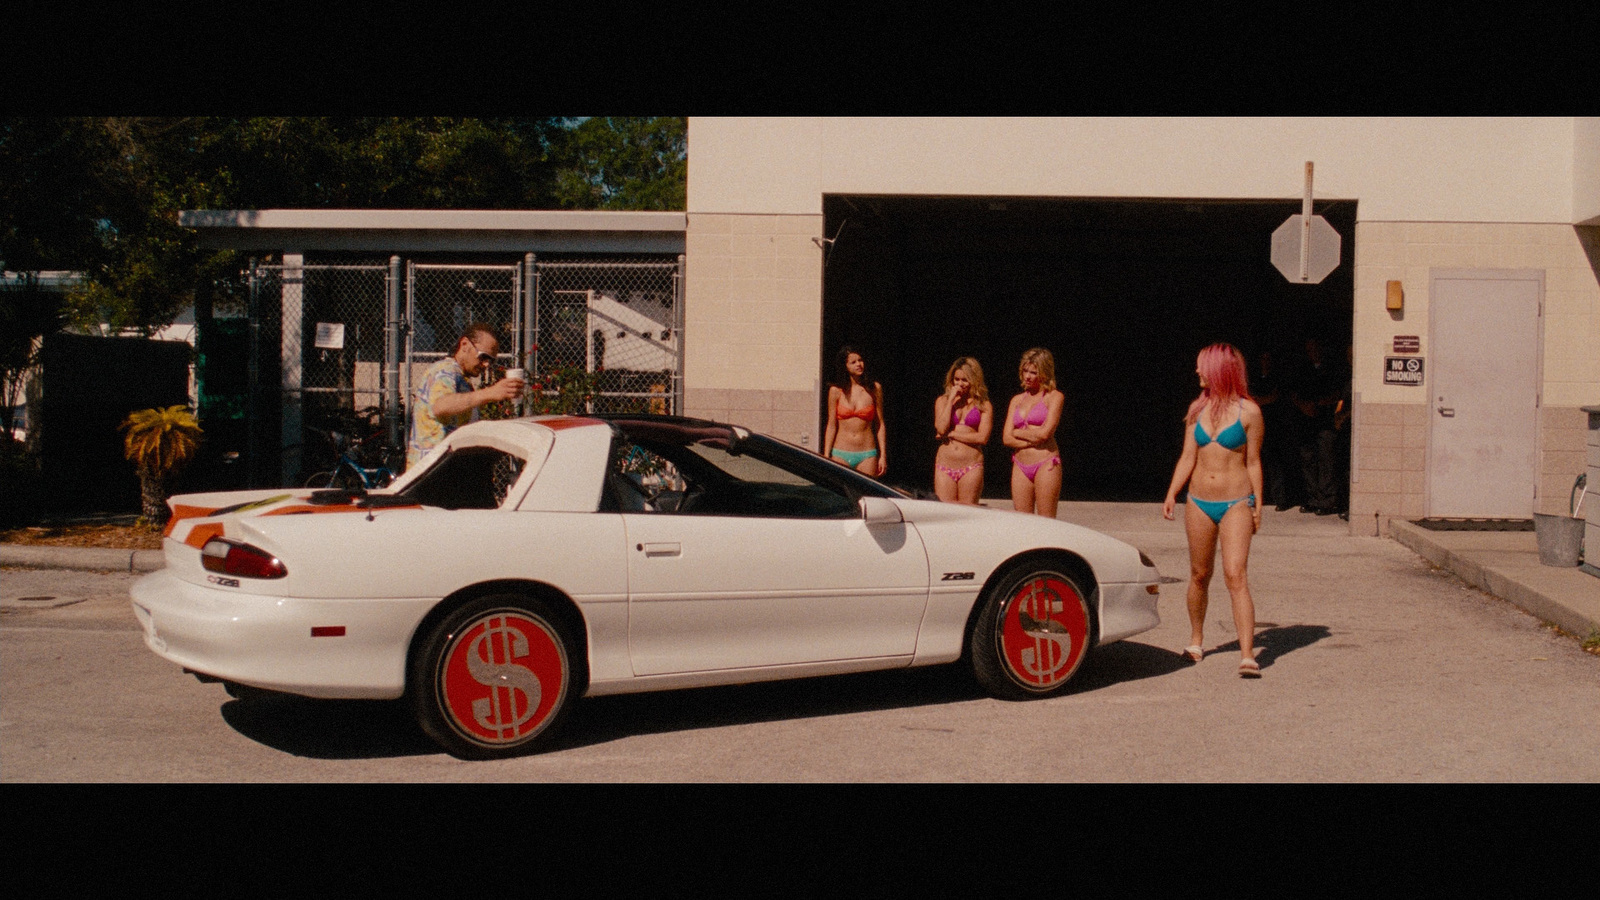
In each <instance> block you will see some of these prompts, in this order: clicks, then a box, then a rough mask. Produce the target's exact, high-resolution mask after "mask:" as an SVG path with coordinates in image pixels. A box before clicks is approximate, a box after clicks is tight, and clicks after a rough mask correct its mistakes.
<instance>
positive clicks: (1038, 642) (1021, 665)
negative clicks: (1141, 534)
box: [971, 561, 1096, 700]
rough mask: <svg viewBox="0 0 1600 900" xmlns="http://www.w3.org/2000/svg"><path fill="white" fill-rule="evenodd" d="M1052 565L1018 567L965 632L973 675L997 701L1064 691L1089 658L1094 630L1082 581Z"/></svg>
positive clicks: (1090, 604)
mask: <svg viewBox="0 0 1600 900" xmlns="http://www.w3.org/2000/svg"><path fill="white" fill-rule="evenodd" d="M1073 568H1074V567H1072V566H1068V565H1063V564H1060V563H1057V562H1055V561H1043V562H1033V563H1027V564H1024V565H1021V566H1017V567H1015V568H1013V569H1011V570H1010V571H1008V572H1006V573H1005V574H1003V575H1002V576H1001V577H1000V578H999V579H997V580H996V581H995V582H994V584H993V586H992V587H990V589H989V591H988V592H987V593H986V594H985V595H984V599H983V602H982V606H981V608H980V610H979V612H978V618H977V621H976V622H975V623H974V625H973V629H972V645H971V657H972V670H973V674H974V675H976V676H977V679H978V683H979V684H980V685H982V686H983V688H984V689H985V690H987V691H988V692H989V693H990V694H992V695H994V696H996V697H999V698H1001V699H1004V700H1031V699H1035V698H1039V697H1049V696H1051V695H1053V694H1056V693H1059V692H1060V691H1061V690H1063V689H1064V688H1065V687H1066V686H1067V683H1068V682H1069V681H1071V680H1072V676H1073V675H1075V674H1076V673H1077V671H1078V669H1079V668H1080V667H1082V665H1083V661H1084V660H1085V659H1086V658H1087V657H1088V655H1089V650H1090V648H1091V647H1092V646H1093V644H1094V640H1095V633H1096V626H1095V618H1094V604H1093V602H1092V600H1091V592H1090V591H1089V590H1088V589H1087V588H1086V585H1088V584H1090V583H1091V582H1090V581H1089V579H1088V578H1086V577H1083V576H1082V575H1075V574H1072V571H1071V570H1072V569H1073Z"/></svg>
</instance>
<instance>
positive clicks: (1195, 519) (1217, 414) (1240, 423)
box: [1161, 344, 1266, 678]
mask: <svg viewBox="0 0 1600 900" xmlns="http://www.w3.org/2000/svg"><path fill="white" fill-rule="evenodd" d="M1195 374H1196V375H1198V376H1199V377H1200V396H1199V398H1197V399H1196V400H1195V401H1194V403H1193V404H1191V405H1190V406H1189V413H1188V415H1187V416H1185V417H1184V420H1183V428H1184V430H1183V455H1182V456H1181V457H1179V459H1178V467H1177V469H1176V470H1175V471H1173V473H1172V484H1171V485H1169V486H1168V487H1167V499H1166V502H1164V503H1163V504H1162V506H1161V515H1163V516H1164V517H1166V518H1168V519H1171V518H1172V513H1173V510H1174V508H1175V507H1176V505H1177V497H1178V492H1179V491H1180V490H1183V488H1184V485H1188V487H1189V503H1188V507H1189V509H1188V511H1187V512H1186V513H1184V519H1183V520H1184V527H1185V528H1186V529H1187V531H1188V533H1189V641H1190V643H1189V646H1188V647H1185V648H1184V650H1183V655H1184V656H1186V657H1188V658H1189V659H1190V660H1192V661H1194V662H1199V661H1200V660H1201V658H1202V657H1203V656H1204V655H1205V651H1204V649H1202V648H1203V647H1204V644H1202V643H1201V642H1202V640H1203V638H1204V635H1203V633H1202V632H1203V630H1204V627H1205V622H1206V605H1207V602H1208V599H1209V594H1208V591H1209V588H1210V586H1211V571H1212V560H1213V559H1215V557H1216V552H1217V543H1218V541H1219V539H1220V541H1221V543H1222V578H1223V580H1224V581H1225V582H1226V583H1227V585H1228V593H1229V594H1230V595H1232V597H1233V625H1234V630H1235V631H1237V632H1238V634H1239V675H1240V677H1243V678H1259V677H1261V666H1260V665H1259V664H1258V663H1257V662H1256V656H1255V627H1256V608H1255V604H1254V603H1253V602H1252V601H1251V599H1250V582H1249V578H1248V566H1247V564H1248V562H1249V559H1250V538H1251V536H1253V535H1254V534H1255V533H1256V532H1257V531H1258V530H1260V528H1261V504H1260V502H1258V500H1257V498H1258V497H1260V496H1261V495H1262V491H1261V437H1262V434H1263V433H1264V432H1265V431H1266V427H1265V425H1264V424H1263V422H1262V417H1261V407H1259V406H1257V405H1256V402H1255V401H1254V400H1252V399H1251V398H1250V390H1249V386H1248V384H1247V382H1246V376H1245V368H1244V357H1242V356H1240V355H1239V351H1238V350H1236V349H1234V348H1233V347H1232V346H1230V345H1228V344H1212V345H1211V346H1209V347H1207V348H1205V349H1204V350H1202V351H1200V358H1199V360H1198V361H1197V362H1196V364H1195Z"/></svg>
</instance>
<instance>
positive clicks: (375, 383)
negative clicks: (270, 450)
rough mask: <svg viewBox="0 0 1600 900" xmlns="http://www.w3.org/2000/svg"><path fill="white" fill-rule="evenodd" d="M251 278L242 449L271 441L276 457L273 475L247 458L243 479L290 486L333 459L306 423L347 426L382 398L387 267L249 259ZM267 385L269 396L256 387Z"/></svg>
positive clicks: (328, 465)
mask: <svg viewBox="0 0 1600 900" xmlns="http://www.w3.org/2000/svg"><path fill="white" fill-rule="evenodd" d="M249 284H250V300H249V305H250V310H249V314H250V319H251V321H252V322H253V323H255V327H254V328H253V329H252V331H253V333H252V340H251V344H252V348H251V364H252V365H251V373H250V382H251V393H250V396H251V402H250V406H251V411H250V414H249V419H250V424H249V428H250V432H251V435H250V440H249V445H250V447H251V448H252V449H259V448H264V447H265V446H268V445H269V442H270V446H275V447H278V448H280V454H281V455H280V457H279V465H278V470H279V471H278V473H277V474H276V476H269V475H268V473H267V472H266V471H264V466H262V465H261V464H260V463H259V462H257V461H255V460H254V459H252V462H251V464H250V480H251V483H252V485H255V484H261V483H263V481H265V482H268V483H270V482H278V483H282V484H297V483H299V482H300V481H301V480H302V476H303V475H304V474H305V473H307V472H313V471H317V470H318V469H322V468H328V469H331V468H332V467H333V464H334V462H335V461H336V459H335V456H334V451H333V448H332V447H331V446H323V444H324V443H325V441H324V440H322V439H319V438H318V437H317V432H316V431H314V430H310V429H317V430H321V431H331V430H339V429H342V428H346V427H348V424H347V423H349V422H350V421H351V419H352V418H355V417H360V415H361V412H362V411H363V410H377V409H379V408H381V406H382V404H383V394H384V391H385V389H386V388H387V384H386V383H385V380H384V368H385V367H384V363H385V360H386V359H387V358H388V357H387V354H386V347H385V338H386V331H385V328H386V325H387V322H386V314H385V300H386V298H387V296H388V294H389V289H390V272H389V268H388V267H387V266H382V265H322V264H317V265H293V264H287V265H285V264H281V263H280V264H273V265H266V264H255V265H253V266H252V267H251V269H250V272H249ZM273 348H276V350H277V352H273ZM274 361H275V362H276V365H275V366H274V365H273V362H274ZM274 375H276V377H275V378H274V377H273V376H274ZM272 383H276V384H278V385H279V390H278V391H277V392H273V393H271V394H269V392H268V391H266V390H264V389H263V388H264V387H265V386H266V385H267V384H272ZM370 417H371V416H370V415H369V416H368V417H367V418H370ZM255 455H256V454H255V453H252V457H254V456H255Z"/></svg>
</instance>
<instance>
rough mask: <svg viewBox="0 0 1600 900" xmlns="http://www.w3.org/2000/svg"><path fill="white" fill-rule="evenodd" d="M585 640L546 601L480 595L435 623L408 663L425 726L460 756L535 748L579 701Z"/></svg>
mask: <svg viewBox="0 0 1600 900" xmlns="http://www.w3.org/2000/svg"><path fill="white" fill-rule="evenodd" d="M579 647H581V644H580V643H579V642H578V641H577V639H576V637H575V636H570V635H568V634H567V633H566V631H565V629H564V628H563V626H562V619H561V617H559V616H558V615H556V614H555V611H554V610H553V609H552V608H551V607H550V605H549V604H547V603H545V602H543V601H540V600H538V599H536V598H533V597H524V596H518V595H508V594H498V595H491V596H486V597H479V598H477V599H475V600H472V601H469V602H468V603H466V604H464V605H463V606H461V607H460V608H459V609H456V610H455V611H453V612H451V613H450V614H449V615H448V616H445V617H444V618H443V619H442V620H440V621H439V622H438V624H437V625H435V626H434V627H433V628H432V630H430V631H429V632H428V635H427V636H426V637H425V638H424V639H423V641H422V643H421V644H419V645H418V646H417V651H416V653H415V654H414V655H413V656H412V658H411V662H410V668H411V671H410V673H409V684H410V686H411V698H412V703H413V705H414V708H415V712H416V715H417V722H418V724H419V725H421V727H422V730H423V731H424V732H425V733H426V734H427V735H428V736H429V737H431V738H433V739H434V740H435V741H437V742H438V743H439V745H440V746H442V747H444V749H445V750H447V751H449V752H450V753H451V754H453V755H455V756H458V757H461V758H463V759H499V758H502V757H508V756H516V755H520V754H523V753H527V752H530V751H531V750H535V749H537V747H538V745H539V744H540V743H542V742H544V741H545V740H547V739H548V737H549V736H550V735H551V734H552V733H553V731H554V730H555V728H556V726H557V725H558V724H559V722H560V721H561V720H562V719H563V718H564V715H563V714H564V713H565V712H566V711H567V708H568V707H569V706H570V705H571V704H572V701H573V700H575V699H576V692H575V688H574V680H575V679H574V675H573V669H574V666H575V665H577V662H576V661H577V660H579V659H580V658H581V657H580V656H579V654H580V652H581V651H579V650H578V649H577V648H579Z"/></svg>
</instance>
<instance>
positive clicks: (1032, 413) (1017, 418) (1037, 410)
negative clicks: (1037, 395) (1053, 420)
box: [1011, 400, 1061, 481]
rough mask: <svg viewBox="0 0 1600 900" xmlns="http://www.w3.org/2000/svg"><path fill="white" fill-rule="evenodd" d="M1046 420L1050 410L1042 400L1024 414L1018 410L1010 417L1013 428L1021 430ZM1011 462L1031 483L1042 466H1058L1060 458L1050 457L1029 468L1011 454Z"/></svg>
mask: <svg viewBox="0 0 1600 900" xmlns="http://www.w3.org/2000/svg"><path fill="white" fill-rule="evenodd" d="M1048 418H1050V409H1049V407H1047V406H1046V405H1045V402H1044V401H1043V400H1040V401H1039V402H1038V403H1035V404H1034V405H1033V408H1032V409H1029V410H1028V411H1027V412H1026V413H1024V412H1023V411H1022V410H1020V409H1019V410H1017V412H1016V415H1013V416H1012V417H1011V425H1012V427H1013V428H1021V427H1023V426H1025V425H1043V424H1044V422H1045V419H1048ZM1011 461H1012V462H1014V463H1016V464H1017V468H1019V469H1021V470H1022V474H1024V475H1026V476H1028V480H1029V481H1032V480H1033V477H1034V476H1035V475H1038V474H1039V470H1040V469H1041V468H1043V467H1044V466H1046V465H1060V464H1061V457H1060V456H1059V455H1058V456H1052V457H1050V458H1049V459H1041V460H1039V461H1038V462H1036V463H1034V464H1033V465H1031V466H1029V465H1024V464H1022V463H1020V462H1017V454H1015V453H1013V454H1011Z"/></svg>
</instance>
